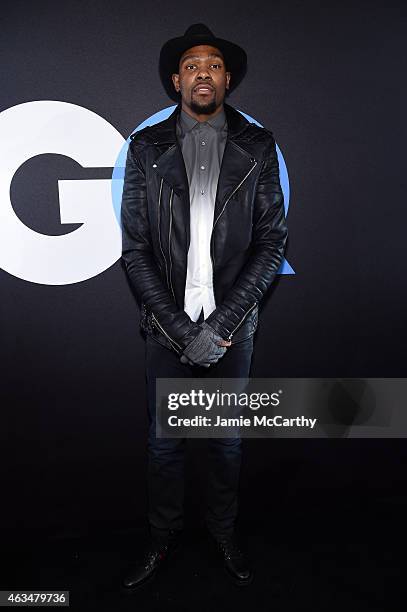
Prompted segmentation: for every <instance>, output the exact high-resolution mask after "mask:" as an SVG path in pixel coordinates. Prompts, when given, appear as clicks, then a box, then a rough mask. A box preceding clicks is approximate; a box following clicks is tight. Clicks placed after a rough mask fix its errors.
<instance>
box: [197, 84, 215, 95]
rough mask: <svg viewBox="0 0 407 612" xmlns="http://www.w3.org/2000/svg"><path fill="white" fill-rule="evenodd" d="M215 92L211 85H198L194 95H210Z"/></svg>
mask: <svg viewBox="0 0 407 612" xmlns="http://www.w3.org/2000/svg"><path fill="white" fill-rule="evenodd" d="M213 91H214V89H213V87H211V86H210V85H198V87H195V89H194V93H199V94H210V93H212V92H213Z"/></svg>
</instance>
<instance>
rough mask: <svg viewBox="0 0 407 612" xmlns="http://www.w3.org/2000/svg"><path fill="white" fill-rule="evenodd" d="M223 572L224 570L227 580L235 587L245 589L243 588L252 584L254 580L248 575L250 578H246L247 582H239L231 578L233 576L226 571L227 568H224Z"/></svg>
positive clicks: (252, 576) (251, 575)
mask: <svg viewBox="0 0 407 612" xmlns="http://www.w3.org/2000/svg"><path fill="white" fill-rule="evenodd" d="M224 570H225V572H226V574H227V576H228V578H229V580H231V581H232V582H233V584H234V585H235V586H238V587H245V586H249V584H251V583H252V582H253V578H254V574H253V573H251V574H250V577H249V578H247V580H239V579H238V578H236V577H235V576H233V574H231V573H230V571H229V570H228V569H227V567H224Z"/></svg>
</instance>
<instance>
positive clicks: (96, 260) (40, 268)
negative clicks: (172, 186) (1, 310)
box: [0, 100, 125, 285]
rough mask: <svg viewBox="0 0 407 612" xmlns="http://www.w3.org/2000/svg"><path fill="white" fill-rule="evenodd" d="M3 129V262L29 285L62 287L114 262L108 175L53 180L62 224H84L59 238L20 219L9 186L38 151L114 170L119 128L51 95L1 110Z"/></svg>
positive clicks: (117, 244)
mask: <svg viewBox="0 0 407 612" xmlns="http://www.w3.org/2000/svg"><path fill="white" fill-rule="evenodd" d="M0 134H1V138H0V267H1V268H3V269H4V270H6V272H9V273H10V274H12V275H13V276H16V277H18V278H21V279H23V280H26V281H30V282H32V283H42V284H46V285H66V284H70V283H77V282H80V281H84V280H87V279H89V278H91V277H93V276H96V275H97V274H100V273H101V272H104V271H105V270H106V269H107V268H109V267H110V266H111V265H113V264H114V263H115V262H116V261H117V260H118V259H119V258H120V256H121V231H120V227H119V224H118V221H117V218H116V216H115V212H114V208H113V205H112V194H111V180H110V179H98V180H78V181H75V180H59V181H58V191H59V203H60V215H61V223H83V225H82V226H81V227H79V228H78V229H76V230H75V231H73V232H71V233H69V234H66V235H62V236H47V235H44V234H40V233H38V232H35V231H33V230H32V229H30V228H29V227H27V226H26V225H24V223H22V221H20V219H19V218H18V217H17V215H16V214H15V212H14V210H13V207H12V205H11V200H10V185H11V181H12V179H13V176H14V174H15V173H16V171H17V170H18V168H19V167H20V166H21V165H22V164H23V163H24V162H26V161H27V160H29V159H31V158H32V157H34V156H36V155H40V154H43V153H55V154H61V155H66V156H67V157H71V158H72V159H73V160H75V161H76V162H78V163H79V164H81V166H83V167H84V168H93V167H109V168H112V167H113V166H114V165H115V163H116V159H117V157H118V155H119V152H120V150H121V148H122V147H123V145H124V142H125V141H124V139H123V137H122V136H121V134H120V133H119V132H118V131H117V130H116V129H115V128H114V127H113V126H112V125H111V124H110V123H108V122H107V121H106V120H105V119H103V118H102V117H100V116H99V115H97V114H96V113H93V112H92V111H90V110H87V109H85V108H82V107H81V106H76V105H75V104H69V103H67V102H58V101H49V100H40V101H35V102H27V103H25V104H19V105H17V106H13V107H12V108H9V109H7V110H5V111H3V112H2V113H0ZM33 206H35V202H33Z"/></svg>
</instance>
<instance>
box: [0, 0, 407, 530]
mask: <svg viewBox="0 0 407 612" xmlns="http://www.w3.org/2000/svg"><path fill="white" fill-rule="evenodd" d="M405 16H406V15H405V10H404V9H403V3H401V2H399V3H398V2H386V3H379V2H346V1H345V2H344V1H341V2H317V1H310V2H301V1H293V0H286V1H284V2H283V1H281V2H280V1H276V0H269V1H267V2H266V1H264V0H252V1H251V2H249V3H247V2H230V3H220V2H214V1H213V0H207V1H206V2H201V3H198V5H197V6H196V7H194V5H193V3H191V2H185V1H184V0H178V1H177V2H176V3H175V2H162V1H155V2H150V1H147V0H141V1H138V2H137V1H136V2H130V1H127V0H116V1H115V2H106V1H98V2H89V1H88V2H86V1H71V0H69V1H66V2H63V3H54V2H44V1H41V0H39V1H37V2H35V3H32V2H28V1H27V2H21V1H17V0H16V1H14V2H3V3H2V16H1V37H0V46H1V60H0V61H1V73H0V111H4V110H5V109H7V108H9V107H12V106H14V105H17V104H20V103H22V102H27V101H31V100H61V101H66V102H71V103H73V104H76V105H80V106H83V107H85V108H88V109H90V110H92V111H94V112H96V113H97V114H99V115H100V116H101V117H104V118H105V119H106V120H108V121H109V122H110V123H111V124H112V125H114V126H115V127H116V128H117V129H118V130H119V132H120V133H121V134H122V135H123V137H124V138H127V137H128V135H129V134H130V133H131V131H132V130H133V129H134V127H135V126H136V125H138V124H139V123H140V122H141V121H143V120H144V119H145V118H147V117H149V116H150V115H151V114H153V113H154V112H157V111H158V110H160V109H162V108H164V107H167V106H170V105H171V104H172V102H171V101H170V100H169V99H168V98H167V97H166V95H165V93H164V90H163V88H162V86H161V83H160V80H159V77H158V70H157V61H158V54H159V50H160V48H161V45H162V44H163V42H164V41H166V40H167V39H169V38H171V37H173V36H178V35H181V34H182V33H183V32H184V30H185V29H186V27H187V26H188V25H190V24H191V23H196V22H199V21H203V22H205V23H207V24H208V25H209V27H211V28H212V29H213V30H214V32H215V33H216V34H218V35H219V36H222V37H224V38H229V39H231V40H234V41H236V42H238V43H239V44H241V45H242V46H243V47H244V48H245V49H246V50H247V53H248V58H249V69H248V74H247V77H246V78H245V80H244V81H243V83H242V84H241V86H240V87H239V88H238V89H237V90H236V92H234V93H233V94H232V96H231V97H230V98H229V103H230V104H232V105H233V106H235V107H237V108H239V109H241V110H243V111H245V112H247V113H248V114H250V115H251V116H252V117H254V118H256V119H257V120H258V121H260V122H261V123H262V124H263V125H264V126H265V127H268V128H269V129H272V130H273V132H274V135H275V138H276V140H277V143H278V144H279V146H280V148H281V150H282V152H283V154H284V158H285V161H286V163H287V167H288V172H289V178H290V187H291V197H290V209H289V214H288V223H289V230H290V237H289V245H288V249H287V253H286V256H287V260H288V261H289V263H290V264H291V265H292V266H293V268H294V269H295V272H296V274H295V275H291V276H283V277H281V278H280V279H279V281H278V282H277V283H276V286H275V288H274V289H273V290H272V291H271V292H270V295H269V296H268V298H267V300H266V302H265V303H264V306H263V308H262V311H261V319H260V326H259V331H258V333H257V336H256V343H255V356H254V361H253V368H252V375H253V376H256V377H269V376H271V377H273V376H300V377H308V376H318V377H326V376H327V377H330V376H333V377H359V376H361V377H363V376H368V377H376V376H377V377H403V376H405V375H406V370H407V368H406V360H405V342H406V333H405V310H406V284H405V278H406V272H407V270H406V267H407V260H406V257H405V248H404V245H405V236H404V234H405V223H406V220H407V215H406V209H405V190H406V178H405V177H406V172H405V169H404V165H405V160H404V158H405V154H404V148H405V121H404V113H403V114H402V108H403V111H404V106H405V102H404V97H403V95H404V90H403V89H405V78H404V76H405V71H406V61H405V54H404V47H403V42H404V37H405ZM29 129H30V126H27V130H29ZM0 136H1V135H0ZM97 146H98V143H97V142H95V147H97ZM44 159H45V158H43V160H41V159H38V160H37V161H36V160H35V159H34V160H31V163H30V165H29V164H27V166H26V168H25V170H24V169H21V170H20V172H19V176H18V181H21V182H19V183H16V184H15V186H14V187H15V200H13V206H14V207H15V209H17V208H18V211H19V215H20V216H21V218H22V219H23V220H24V219H27V220H28V218H30V222H31V223H32V224H34V223H35V224H36V226H37V227H38V228H40V229H39V231H42V232H43V233H47V231H49V233H50V234H52V233H58V231H60V230H59V227H58V223H57V222H56V221H55V219H57V215H56V212H57V211H58V199H57V197H56V196H55V193H56V188H55V182H56V180H57V178H58V176H59V175H58V172H59V171H60V172H61V173H63V174H64V176H65V177H70V178H74V179H75V178H76V179H80V178H86V176H88V175H86V174H83V173H82V174H75V173H78V167H77V166H72V165H71V166H70V165H69V160H67V159H65V160H64V161H63V162H61V161H59V162H58V163H59V164H61V165H60V166H58V171H56V169H55V168H56V166H55V164H56V163H57V162H56V161H55V159H53V156H47V158H46V159H45V161H46V162H47V163H44ZM39 173H40V174H41V183H40V187H38V176H39ZM92 176H97V174H95V173H94V174H92ZM105 176H106V174H105V170H103V171H102V170H101V171H100V177H105ZM36 181H37V182H36ZM33 185H35V189H34V187H33ZM34 193H35V197H33V194H34ZM39 195H40V196H41V201H42V205H41V206H39V205H38V207H37V208H36V204H37V198H38V196H39ZM47 224H48V225H47ZM44 228H51V229H49V230H46V229H44ZM0 281H1V300H0V330H1V355H2V364H1V429H0V432H1V433H0V435H1V453H2V458H1V470H2V472H3V474H2V492H3V500H2V510H1V513H2V519H1V527H2V528H3V529H4V532H6V531H7V533H9V534H10V533H13V534H17V533H20V534H21V533H24V534H25V536H26V535H27V534H29V533H34V532H35V533H36V532H38V530H39V531H43V530H45V532H46V533H49V534H53V535H66V534H80V533H86V532H89V530H98V529H102V530H108V529H122V528H124V529H125V528H126V527H131V526H132V525H134V524H136V521H137V519H139V518H140V517H143V516H144V514H145V477H144V473H145V461H146V460H145V439H146V431H147V415H146V410H145V388H144V371H143V358H144V342H143V339H142V337H141V335H140V334H139V331H138V309H137V305H136V303H135V301H134V298H133V296H132V294H131V292H130V289H129V286H128V283H127V280H126V276H125V273H124V270H123V268H122V266H121V263H120V261H118V262H116V263H115V264H114V265H113V266H111V267H110V268H109V269H108V270H106V271H105V272H104V273H102V274H100V275H98V276H96V277H94V278H91V279H90V280H87V281H84V282H79V283H76V284H71V285H62V286H47V285H44V284H35V283H30V282H27V281H23V280H21V279H18V278H16V277H14V276H12V275H10V274H8V273H7V272H5V271H3V270H1V269H0ZM200 450H201V445H200V444H199V443H198V442H197V443H196V444H194V445H193V447H192V449H191V450H190V464H189V466H190V467H189V479H190V489H189V490H190V493H189V497H188V504H189V507H190V510H191V511H190V517H193V515H194V511H196V512H199V511H200V504H201V501H202V497H201V496H202V492H201V487H200V484H199V483H200V477H202V473H201V472H202V468H201V466H200V462H199V460H198V458H199V453H200ZM405 454H406V453H405V444H404V441H403V440H309V441H305V440H250V441H246V462H245V467H244V470H243V474H242V487H243V491H244V494H243V497H242V511H243V515H244V516H249V510H250V509H252V507H253V504H262V508H263V509H265V510H266V511H268V510H269V511H270V512H271V511H275V512H276V511H277V510H278V508H279V504H284V503H289V504H291V505H292V504H293V503H294V504H295V503H297V504H302V503H307V504H309V503H313V501H312V500H313V499H316V498H318V496H319V497H320V498H321V499H326V498H327V496H329V494H330V492H331V493H332V494H333V495H334V496H337V499H339V498H341V499H344V498H346V499H348V500H356V499H363V498H364V496H365V497H366V496H370V497H369V499H372V500H373V501H374V502H376V503H380V501H382V500H384V499H388V498H389V496H390V497H391V498H392V499H401V497H400V496H402V495H403V484H404V481H403V478H404V474H403V471H402V469H401V467H400V462H401V463H402V459H403V456H404V458H405ZM271 483H272V484H271ZM245 513H246V514H245ZM191 520H192V519H191ZM21 530H23V532H22V531H21Z"/></svg>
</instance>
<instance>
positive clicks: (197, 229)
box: [177, 109, 227, 321]
mask: <svg viewBox="0 0 407 612" xmlns="http://www.w3.org/2000/svg"><path fill="white" fill-rule="evenodd" d="M177 138H178V141H179V143H180V146H181V150H182V155H183V158H184V162H185V168H186V171H187V176H188V182H189V199H190V206H191V208H190V226H191V228H190V229H191V241H190V245H189V249H188V262H187V278H186V283H185V298H184V310H185V312H186V313H187V314H188V315H189V316H190V318H191V319H192V321H196V320H197V319H198V318H199V315H200V313H201V310H202V308H203V311H204V318H205V319H206V318H207V317H208V316H209V315H210V313H211V312H212V311H213V310H215V308H216V304H215V297H214V293H213V282H212V260H211V255H210V240H211V234H212V226H213V214H214V209H215V198H216V190H217V186H218V179H219V172H220V166H221V162H222V157H223V152H224V149H225V144H226V138H227V121H226V115H225V111H224V110H223V109H222V110H221V111H220V112H219V113H218V114H217V115H216V116H215V117H213V118H212V119H209V120H208V121H203V122H200V121H197V120H196V119H194V118H193V117H191V116H190V115H188V113H186V112H185V111H184V110H181V112H180V114H179V116H178V121H177Z"/></svg>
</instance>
